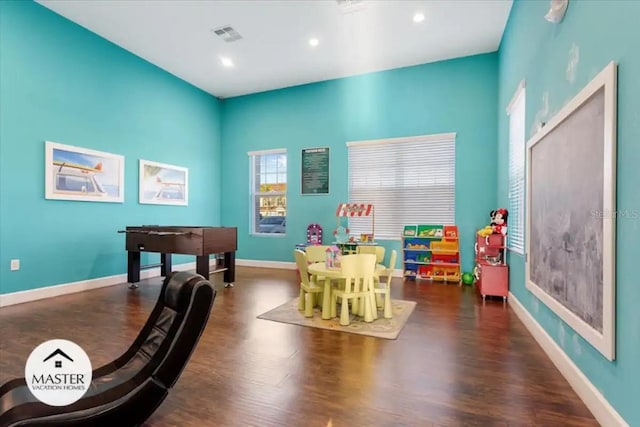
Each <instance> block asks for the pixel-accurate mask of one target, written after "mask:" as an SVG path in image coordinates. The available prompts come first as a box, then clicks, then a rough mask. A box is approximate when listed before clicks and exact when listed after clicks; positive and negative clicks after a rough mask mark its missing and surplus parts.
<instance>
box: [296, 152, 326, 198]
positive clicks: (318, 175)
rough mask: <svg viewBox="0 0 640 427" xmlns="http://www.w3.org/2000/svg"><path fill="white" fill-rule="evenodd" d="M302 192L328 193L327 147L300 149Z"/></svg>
mask: <svg viewBox="0 0 640 427" xmlns="http://www.w3.org/2000/svg"><path fill="white" fill-rule="evenodd" d="M301 178H302V194H329V148H328V147H323V148H305V149H303V150H302V171H301Z"/></svg>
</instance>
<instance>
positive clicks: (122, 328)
mask: <svg viewBox="0 0 640 427" xmlns="http://www.w3.org/2000/svg"><path fill="white" fill-rule="evenodd" d="M295 277H296V274H295V272H294V271H291V270H270V269H258V268H247V267H239V268H238V271H237V277H236V286H235V288H230V289H225V288H223V287H222V286H221V277H218V276H212V277H211V280H212V281H213V282H214V283H215V284H216V289H217V290H218V295H217V297H216V301H215V304H214V308H213V311H212V314H211V318H210V321H209V324H208V326H207V329H206V330H205V332H204V334H203V336H202V339H201V341H200V344H199V346H198V347H197V349H196V351H195V352H194V354H193V357H192V359H191V361H190V362H189V364H188V365H187V367H186V369H185V371H184V373H183V374H182V376H181V377H180V379H179V380H178V383H177V384H176V386H175V388H174V389H173V390H172V392H171V393H170V394H169V397H168V398H167V399H166V400H165V401H164V403H163V404H162V406H161V407H160V408H159V409H158V410H157V411H156V413H155V414H154V415H153V416H152V417H151V419H149V421H148V422H147V423H146V424H145V426H147V427H156V426H157V427H169V426H180V427H185V426H198V427H200V426H220V427H227V426H229V427H232V426H256V427H270V426H287V427H290V426H304V427H309V426H317V427H321V426H322V427H324V426H327V425H328V424H329V423H330V422H331V425H332V426H333V427H342V426H358V427H359V426H384V427H386V426H389V427H391V426H393V427H396V426H416V427H429V426H545V427H547V426H548V427H552V426H554V427H555V426H581V427H582V426H597V425H598V423H597V422H596V421H595V420H594V418H593V416H592V415H591V413H590V412H589V410H588V409H587V408H586V407H585V405H584V404H583V403H582V402H581V401H580V399H579V398H578V397H577V395H576V394H575V393H574V392H573V390H572V389H571V387H570V386H569V384H568V383H567V382H566V381H565V380H564V378H563V377H562V376H561V375H560V373H559V372H558V371H557V369H556V368H555V367H554V366H553V364H552V363H551V361H550V360H549V359H548V358H547V357H546V356H545V354H544V353H543V351H542V349H541V348H540V347H539V346H538V345H537V343H536V342H535V341H534V339H533V338H532V337H531V335H530V334H529V333H528V332H527V330H526V329H525V327H524V325H523V324H522V323H521V322H520V321H519V320H518V318H517V317H516V316H515V314H514V313H513V311H512V310H511V309H510V308H509V307H508V305H503V303H502V300H501V299H500V300H495V301H487V302H486V303H485V304H483V303H482V299H481V298H479V297H478V296H477V295H476V294H475V293H474V290H473V289H472V288H469V287H462V288H460V287H457V286H453V285H442V284H433V285H431V284H426V283H425V284H422V282H419V284H416V283H415V282H407V283H405V284H403V283H402V281H401V280H400V279H394V285H395V286H394V288H393V298H396V299H406V300H412V301H417V303H418V304H417V307H416V309H415V311H414V312H413V314H412V315H411V317H410V318H409V321H408V323H407V325H406V326H405V327H404V329H403V331H402V333H401V334H400V336H399V337H398V339H397V340H385V339H376V338H371V337H365V336H360V335H354V334H347V333H340V332H334V331H328V330H320V329H313V328H306V327H302V326H295V325H288V324H282V323H276V322H271V321H268V320H261V319H257V318H256V316H257V315H259V314H261V313H263V312H265V311H268V310H269V309H271V308H274V307H275V306H277V305H280V304H282V303H284V302H286V301H288V300H289V299H291V298H294V297H296V296H297V295H298V287H297V286H296V285H297V284H296V279H295ZM161 282H162V278H155V279H151V280H147V281H143V282H141V286H140V288H139V289H137V290H130V289H128V288H127V285H125V284H123V285H118V286H112V287H108V288H103V289H98V290H94V291H87V292H83V293H77V294H72V295H66V296H61V297H57V298H52V299H49V300H43V301H35V302H31V303H26V304H21V305H16V306H9V307H5V308H2V309H0V382H3V381H5V380H7V379H9V378H13V377H17V376H23V374H24V363H25V361H26V359H27V357H28V355H29V353H30V352H31V351H32V350H33V348H35V347H36V346H37V345H38V344H40V343H41V342H43V341H46V340H49V339H53V338H63V339H69V340H72V341H74V342H76V343H77V344H79V345H80V346H82V347H83V348H84V349H85V351H87V353H88V354H89V356H90V358H91V361H92V364H93V366H94V368H95V367H98V366H100V365H102V364H104V363H107V362H109V361H111V360H112V359H114V358H116V357H117V356H118V355H119V354H120V353H121V352H123V351H124V350H125V349H126V348H127V347H128V346H129V345H130V344H131V342H132V340H133V339H134V338H135V336H136V335H137V333H138V331H139V329H140V327H141V326H142V325H143V323H144V322H145V321H146V318H147V316H148V314H149V312H150V310H151V308H152V306H153V305H154V303H155V301H156V298H157V295H158V291H159V289H160V285H161Z"/></svg>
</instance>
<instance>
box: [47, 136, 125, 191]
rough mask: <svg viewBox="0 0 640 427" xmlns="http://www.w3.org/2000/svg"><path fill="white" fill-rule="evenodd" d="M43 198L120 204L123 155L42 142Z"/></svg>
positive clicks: (122, 182)
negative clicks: (43, 150) (43, 154)
mask: <svg viewBox="0 0 640 427" xmlns="http://www.w3.org/2000/svg"><path fill="white" fill-rule="evenodd" d="M45 198H46V199H55V200H76V201H85V202H114V203H123V202H124V156H120V155H117V154H111V153H105V152H102V151H96V150H90V149H87V148H81V147H74V146H71V145H64V144H59V143H57V142H52V141H45Z"/></svg>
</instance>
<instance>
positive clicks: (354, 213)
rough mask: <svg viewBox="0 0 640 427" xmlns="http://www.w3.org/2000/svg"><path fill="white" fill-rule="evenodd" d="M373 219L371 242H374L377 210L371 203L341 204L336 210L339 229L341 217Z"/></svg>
mask: <svg viewBox="0 0 640 427" xmlns="http://www.w3.org/2000/svg"><path fill="white" fill-rule="evenodd" d="M369 216H370V217H371V236H370V240H371V241H373V240H374V239H373V236H374V235H375V210H374V208H373V205H372V204H369V203H340V204H338V208H337V209H336V217H337V220H338V227H339V226H340V218H341V217H369Z"/></svg>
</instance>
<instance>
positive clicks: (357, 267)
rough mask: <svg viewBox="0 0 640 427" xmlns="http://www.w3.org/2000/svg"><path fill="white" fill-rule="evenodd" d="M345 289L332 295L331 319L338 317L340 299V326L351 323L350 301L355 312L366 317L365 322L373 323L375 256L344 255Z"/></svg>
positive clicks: (336, 289)
mask: <svg viewBox="0 0 640 427" xmlns="http://www.w3.org/2000/svg"><path fill="white" fill-rule="evenodd" d="M340 268H341V270H342V277H343V278H344V279H345V280H344V287H342V288H335V289H333V290H332V295H331V317H332V318H333V317H336V315H337V308H336V306H337V304H338V298H340V299H341V300H342V301H341V305H342V307H341V309H340V324H341V325H343V326H347V325H349V323H350V316H349V300H351V305H352V307H353V310H354V312H357V314H358V315H359V316H363V317H364V321H365V322H372V321H373V307H372V300H373V298H372V295H373V293H372V292H373V286H374V284H373V277H374V275H375V271H376V256H375V255H374V254H353V255H344V256H343V257H342V260H341V262H340Z"/></svg>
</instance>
